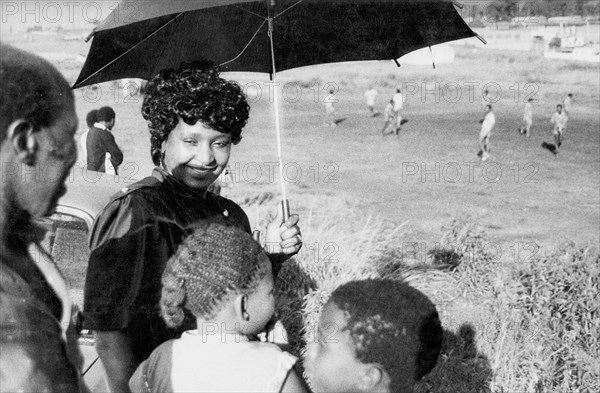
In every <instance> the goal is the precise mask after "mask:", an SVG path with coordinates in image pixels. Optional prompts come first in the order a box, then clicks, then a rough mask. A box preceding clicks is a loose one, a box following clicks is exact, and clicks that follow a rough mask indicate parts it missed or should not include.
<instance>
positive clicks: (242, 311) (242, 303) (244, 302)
mask: <svg viewBox="0 0 600 393" xmlns="http://www.w3.org/2000/svg"><path fill="white" fill-rule="evenodd" d="M235 315H236V317H237V318H238V319H240V320H242V321H249V320H250V316H249V314H248V296H246V295H238V296H236V297H235Z"/></svg>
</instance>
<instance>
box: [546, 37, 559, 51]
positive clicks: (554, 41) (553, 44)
mask: <svg viewBox="0 0 600 393" xmlns="http://www.w3.org/2000/svg"><path fill="white" fill-rule="evenodd" d="M560 45H561V39H560V37H554V38H552V39H551V40H550V42H549V43H548V47H549V48H550V49H558V48H560Z"/></svg>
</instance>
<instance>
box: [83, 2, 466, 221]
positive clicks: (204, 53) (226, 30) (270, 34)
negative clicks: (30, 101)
mask: <svg viewBox="0 0 600 393" xmlns="http://www.w3.org/2000/svg"><path fill="white" fill-rule="evenodd" d="M454 4H455V2H454V1H452V0H259V1H257V0H174V1H164V0H124V1H123V2H121V3H120V4H119V5H118V7H117V8H116V9H115V10H114V11H113V12H112V13H111V14H110V15H109V16H108V17H107V19H106V20H104V21H103V22H102V24H100V25H99V26H98V27H97V28H96V29H95V30H94V32H93V33H92V34H91V36H93V37H94V40H93V42H92V47H91V49H90V52H89V54H88V57H87V59H86V62H85V64H84V66H83V69H82V70H81V73H80V75H79V78H78V79H77V82H75V85H74V88H78V87H83V86H86V85H90V84H95V83H100V82H106V81H110V80H115V79H122V78H140V79H151V78H152V77H153V76H154V75H155V74H156V73H158V71H160V70H162V69H164V68H177V67H179V65H180V63H181V62H183V61H187V62H191V61H193V60H202V59H208V60H211V61H213V62H214V63H216V64H219V65H221V69H222V70H223V71H246V72H268V73H270V74H271V77H272V78H273V79H274V76H275V72H276V70H286V69H289V68H295V67H302V66H308V65H312V64H321V63H334V62H344V61H356V60H386V59H389V60H394V61H396V59H398V58H399V57H401V56H402V55H404V54H406V53H409V52H411V51H414V50H416V49H420V48H424V47H427V46H431V45H435V44H439V43H442V42H448V41H453V40H458V39H461V38H467V37H474V36H477V35H476V34H475V33H474V32H473V31H472V30H471V29H470V28H469V27H468V26H467V25H466V24H465V22H464V21H463V19H462V18H461V16H460V15H459V14H458V12H457V11H456V9H455V8H454V7H455V5H454ZM274 88H275V94H274V98H275V99H274V109H275V110H274V112H275V134H276V136H277V152H278V159H279V178H280V185H281V191H282V210H283V214H284V217H286V218H287V216H288V215H289V209H288V206H287V199H286V191H285V182H284V176H283V161H282V151H281V132H280V125H279V103H278V92H277V85H276V84H275V86H274Z"/></svg>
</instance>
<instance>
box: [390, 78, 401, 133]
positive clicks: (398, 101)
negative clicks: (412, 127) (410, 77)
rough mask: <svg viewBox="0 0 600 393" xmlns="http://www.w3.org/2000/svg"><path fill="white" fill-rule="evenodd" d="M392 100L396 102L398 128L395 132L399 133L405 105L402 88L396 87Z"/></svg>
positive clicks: (395, 110)
mask: <svg viewBox="0 0 600 393" xmlns="http://www.w3.org/2000/svg"><path fill="white" fill-rule="evenodd" d="M392 101H393V102H394V113H395V117H396V130H395V132H394V134H395V135H398V133H399V132H400V127H401V126H402V115H401V114H400V111H401V110H402V107H403V106H404V97H402V90H401V89H400V88H397V89H396V94H394V97H392Z"/></svg>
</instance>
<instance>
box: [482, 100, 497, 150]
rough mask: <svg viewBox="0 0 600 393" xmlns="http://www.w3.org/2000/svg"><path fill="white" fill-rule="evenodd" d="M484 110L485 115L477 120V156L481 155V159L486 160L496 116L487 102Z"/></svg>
mask: <svg viewBox="0 0 600 393" xmlns="http://www.w3.org/2000/svg"><path fill="white" fill-rule="evenodd" d="M485 111H486V113H485V117H484V118H483V119H482V120H480V121H479V122H480V123H481V132H480V133H479V148H480V150H479V153H478V156H480V157H481V161H486V160H487V159H488V158H490V134H491V133H492V129H493V128H494V125H495V124H496V116H495V115H494V112H493V111H492V106H491V105H489V104H488V105H486V106H485Z"/></svg>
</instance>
